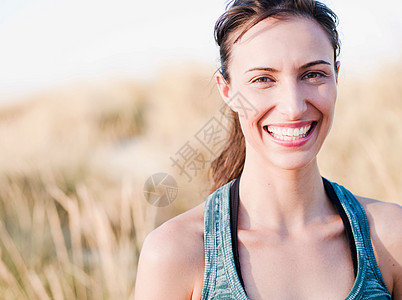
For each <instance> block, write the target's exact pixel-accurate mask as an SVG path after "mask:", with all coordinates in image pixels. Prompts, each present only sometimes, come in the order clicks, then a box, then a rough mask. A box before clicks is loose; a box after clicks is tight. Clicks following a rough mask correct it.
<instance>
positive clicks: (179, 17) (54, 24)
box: [0, 0, 402, 102]
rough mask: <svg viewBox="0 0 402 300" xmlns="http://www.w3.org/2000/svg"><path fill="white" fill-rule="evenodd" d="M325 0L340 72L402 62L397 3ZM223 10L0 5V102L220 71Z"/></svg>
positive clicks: (10, 1) (116, 3)
mask: <svg viewBox="0 0 402 300" xmlns="http://www.w3.org/2000/svg"><path fill="white" fill-rule="evenodd" d="M324 2H325V3H326V4H328V5H329V6H330V7H331V8H332V9H333V10H334V11H335V12H336V13H337V14H338V16H339V18H340V27H339V30H340V32H341V38H342V44H343V46H342V56H341V60H342V63H343V66H342V67H343V72H347V73H350V74H365V73H367V72H371V71H373V70H375V68H376V67H377V66H378V65H379V64H381V63H383V61H384V59H385V60H388V61H391V62H392V61H393V60H397V59H398V58H399V60H402V55H401V50H402V18H401V17H400V12H401V9H402V4H401V1H400V0H388V1H382V2H378V1H377V0H326V1H324ZM379 3H382V4H383V5H382V6H381V5H380V4H379ZM224 7H225V1H224V0H202V1H192V0H169V1H166V0H154V1H139V0H113V1H112V0H35V1H34V0H0V41H1V42H0V102H1V101H5V100H6V99H12V98H13V97H17V96H19V95H23V94H26V93H29V92H32V91H36V90H40V89H46V88H48V87H52V86H55V85H60V84H61V85H62V84H64V83H66V82H68V81H79V80H91V79H93V78H99V77H100V78H102V77H107V76H111V77H113V76H121V77H128V76H135V77H140V78H152V76H153V75H154V74H155V73H156V72H157V70H158V68H160V66H161V65H163V64H166V63H170V64H173V62H176V61H180V60H182V59H186V60H195V61H200V62H202V63H205V64H208V65H212V66H214V67H218V50H217V47H216V46H215V44H214V40H213V26H214V23H215V21H216V19H217V18H218V16H219V15H220V14H221V13H223V11H224Z"/></svg>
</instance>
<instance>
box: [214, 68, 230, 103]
mask: <svg viewBox="0 0 402 300" xmlns="http://www.w3.org/2000/svg"><path fill="white" fill-rule="evenodd" d="M215 81H216V85H217V87H218V90H219V93H220V94H221V97H222V99H223V101H225V103H226V104H227V105H228V106H229V107H230V101H231V88H230V84H229V83H228V82H227V81H226V79H225V78H224V77H223V75H222V73H221V72H219V71H218V72H217V73H216V75H215Z"/></svg>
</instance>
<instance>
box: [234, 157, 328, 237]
mask: <svg viewBox="0 0 402 300" xmlns="http://www.w3.org/2000/svg"><path fill="white" fill-rule="evenodd" d="M261 166H266V167H261ZM239 195H240V206H239V224H242V225H241V226H242V227H243V228H250V229H251V228H256V229H257V228H271V229H274V230H280V231H284V230H285V231H290V230H297V229H300V228H302V227H303V226H306V225H307V224H308V223H310V222H314V221H319V220H320V218H321V219H322V218H323V217H325V216H328V215H329V214H331V212H333V208H332V206H331V204H330V202H329V201H328V198H327V196H326V193H325V189H324V186H323V182H322V178H321V175H320V173H319V170H318V166H317V162H316V160H315V159H314V160H313V161H311V162H310V163H309V164H308V165H306V166H304V167H303V168H300V169H297V170H284V169H278V168H274V167H273V166H272V165H269V164H267V163H262V162H257V161H250V160H248V159H247V157H246V162H245V165H244V169H243V173H242V176H241V179H240V194H239Z"/></svg>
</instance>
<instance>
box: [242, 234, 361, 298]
mask: <svg viewBox="0 0 402 300" xmlns="http://www.w3.org/2000/svg"><path fill="white" fill-rule="evenodd" d="M238 234H239V246H238V249H239V250H238V251H239V256H240V266H241V274H242V277H243V280H244V285H245V289H246V292H247V294H248V296H249V298H250V299H253V300H258V299H345V297H346V296H347V295H348V294H349V292H350V291H351V289H352V286H353V283H354V274H353V263H352V258H351V252H350V247H349V244H348V240H347V238H346V235H344V234H336V235H332V236H326V237H325V238H323V237H320V238H317V237H310V238H308V237H300V238H295V239H282V238H278V237H277V236H270V235H264V236H261V235H254V234H247V233H244V232H242V231H239V233H238Z"/></svg>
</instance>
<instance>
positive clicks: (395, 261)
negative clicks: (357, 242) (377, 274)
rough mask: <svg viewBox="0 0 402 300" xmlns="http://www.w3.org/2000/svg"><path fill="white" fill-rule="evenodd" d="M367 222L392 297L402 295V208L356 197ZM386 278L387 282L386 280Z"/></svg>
mask: <svg viewBox="0 0 402 300" xmlns="http://www.w3.org/2000/svg"><path fill="white" fill-rule="evenodd" d="M356 198H357V199H358V201H359V202H360V203H361V204H362V205H363V207H364V209H365V211H366V214H367V219H368V221H369V227H370V235H371V239H372V243H373V247H374V251H375V254H376V257H377V261H378V263H379V267H380V270H381V273H382V274H383V277H384V280H385V281H386V283H387V286H388V288H389V289H390V290H393V296H394V297H395V296H396V294H395V293H398V295H399V296H400V297H402V251H401V249H402V207H401V206H400V205H398V204H395V203H388V202H382V201H378V200H373V199H368V198H364V197H356ZM387 281H388V282H387Z"/></svg>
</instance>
